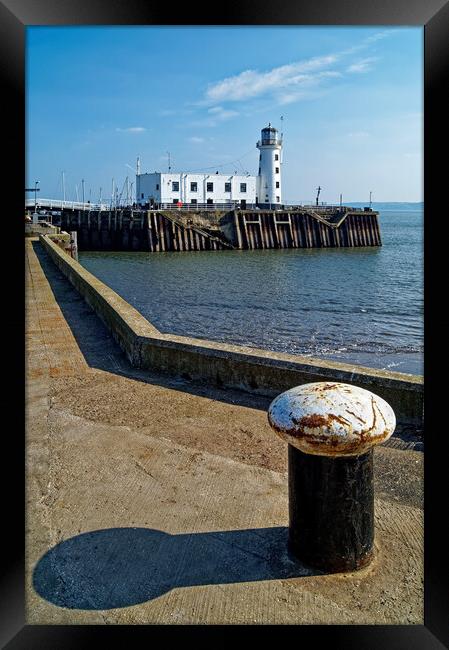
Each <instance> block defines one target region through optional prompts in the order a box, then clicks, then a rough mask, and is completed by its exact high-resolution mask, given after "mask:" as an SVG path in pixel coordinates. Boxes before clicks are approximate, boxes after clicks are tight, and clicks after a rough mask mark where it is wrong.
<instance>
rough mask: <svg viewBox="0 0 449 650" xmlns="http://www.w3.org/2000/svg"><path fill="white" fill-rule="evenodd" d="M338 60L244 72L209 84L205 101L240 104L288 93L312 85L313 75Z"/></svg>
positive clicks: (325, 58) (319, 59) (331, 58)
mask: <svg viewBox="0 0 449 650" xmlns="http://www.w3.org/2000/svg"><path fill="white" fill-rule="evenodd" d="M337 60H338V55H335V54H334V55H329V56H322V57H315V58H312V59H309V60H307V61H299V62H298V63H291V64H287V65H282V66H278V67H277V68H273V69H272V70H269V71H267V72H258V71H257V70H245V71H243V72H241V73H240V74H238V75H234V76H233V77H227V78H226V79H222V80H221V81H218V82H216V83H213V84H210V85H209V86H208V88H207V90H206V93H205V100H206V101H207V102H210V103H216V102H221V101H241V100H246V99H252V98H254V97H259V96H261V95H264V94H266V93H269V92H274V91H276V90H279V89H284V90H285V89H286V88H288V87H291V86H297V85H299V84H304V83H307V82H310V81H311V80H312V79H313V74H312V73H317V72H318V71H319V70H321V69H323V68H326V67H329V66H330V65H332V64H333V63H335V62H336V61H337ZM315 78H316V77H315Z"/></svg>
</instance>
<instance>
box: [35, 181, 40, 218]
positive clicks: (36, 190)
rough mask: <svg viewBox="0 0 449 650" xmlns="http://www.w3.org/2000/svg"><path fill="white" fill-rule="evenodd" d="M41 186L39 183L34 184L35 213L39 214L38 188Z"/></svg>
mask: <svg viewBox="0 0 449 650" xmlns="http://www.w3.org/2000/svg"><path fill="white" fill-rule="evenodd" d="M38 185H39V181H35V183H34V212H37V192H38V189H37V186H38Z"/></svg>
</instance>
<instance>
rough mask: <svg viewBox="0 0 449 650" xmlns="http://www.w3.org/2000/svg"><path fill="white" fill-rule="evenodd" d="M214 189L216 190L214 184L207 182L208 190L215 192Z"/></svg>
mask: <svg viewBox="0 0 449 650" xmlns="http://www.w3.org/2000/svg"><path fill="white" fill-rule="evenodd" d="M213 191H214V184H213V183H206V192H213Z"/></svg>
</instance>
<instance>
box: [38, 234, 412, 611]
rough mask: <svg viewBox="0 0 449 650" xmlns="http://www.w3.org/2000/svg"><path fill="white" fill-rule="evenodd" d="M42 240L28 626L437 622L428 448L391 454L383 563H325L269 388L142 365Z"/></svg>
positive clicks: (379, 513)
mask: <svg viewBox="0 0 449 650" xmlns="http://www.w3.org/2000/svg"><path fill="white" fill-rule="evenodd" d="M26 244H27V257H26V260H27V284H26V289H27V311H26V337H27V338H26V351H27V395H26V397H27V444H26V448H27V622H28V623H29V624H33V623H39V624H41V623H49V624H55V623H65V624H70V623H248V624H251V623H336V624H340V623H342V624H343V623H392V624H394V623H405V624H408V623H422V622H423V586H422V559H423V558H422V457H423V454H422V453H420V452H416V451H409V450H399V449H394V448H391V447H379V448H378V449H376V450H375V473H376V488H377V492H376V494H377V500H376V550H377V556H376V559H375V561H374V563H373V564H372V565H371V566H370V567H369V568H367V569H364V570H363V571H362V572H359V573H356V574H341V575H338V576H335V575H334V576H331V575H318V574H314V573H313V572H311V571H310V570H308V569H307V568H306V567H304V566H302V565H300V564H296V563H294V562H293V561H292V560H290V559H289V558H288V556H287V555H286V551H285V541H286V535H287V525H288V519H287V512H288V504H287V480H286V478H287V477H286V453H285V444H283V443H282V441H281V440H279V439H278V438H277V437H276V436H274V434H273V433H272V431H271V429H270V427H269V425H268V421H267V416H266V408H267V405H268V403H269V400H268V399H267V398H264V397H258V396H254V395H248V394H245V393H241V392H237V391H235V392H233V391H230V390H219V389H216V388H210V387H207V386H195V385H194V384H192V383H189V382H186V381H181V380H178V381H177V380H170V379H169V378H167V377H164V376H162V375H161V376H158V375H157V374H151V373H149V372H148V371H145V372H143V371H139V370H137V369H135V368H132V367H131V365H130V364H129V362H128V360H127V359H126V357H125V355H124V354H123V352H122V351H121V350H120V349H119V348H118V346H117V345H116V344H115V342H114V341H113V339H112V336H111V335H110V334H109V333H108V331H107V330H106V329H105V328H104V326H103V324H102V323H101V322H100V321H99V319H98V318H97V317H96V316H95V314H94V313H93V312H92V310H91V309H90V308H89V307H88V306H87V305H86V304H85V302H84V301H83V300H82V298H81V297H80V296H79V295H78V293H77V292H76V291H75V290H74V289H73V288H72V287H71V285H70V284H69V283H68V282H67V280H66V279H65V278H64V277H63V276H62V275H61V274H60V273H59V271H58V270H57V269H56V267H55V266H54V265H53V263H52V262H51V261H50V260H49V259H48V257H47V256H46V255H45V253H44V251H43V249H42V247H41V246H40V244H39V243H37V242H32V241H27V242H26ZM33 247H35V248H33ZM58 544H60V546H57V545H58ZM56 546H57V547H56ZM55 547H56V548H55ZM33 580H34V582H33Z"/></svg>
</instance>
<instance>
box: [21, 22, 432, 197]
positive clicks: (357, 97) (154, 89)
mask: <svg viewBox="0 0 449 650" xmlns="http://www.w3.org/2000/svg"><path fill="white" fill-rule="evenodd" d="M281 117H282V118H283V119H282V120H281ZM269 122H271V124H272V125H274V126H275V127H277V128H279V130H282V131H283V140H284V147H283V165H282V169H281V172H282V193H283V195H282V201H283V202H284V203H296V202H310V201H312V200H314V198H315V196H316V188H317V187H318V185H320V186H321V188H322V190H321V194H320V201H321V200H322V201H324V202H327V203H335V202H339V200H340V194H341V195H342V197H343V202H345V201H347V202H355V201H368V200H369V193H370V192H372V200H373V201H422V200H423V28H422V27H391V26H378V27H376V26H374V27H373V26H370V27H357V26H356V27H353V26H351V27H344V26H338V27H332V26H329V27H327V26H326V27H309V26H276V27H257V26H254V27H213V26H212V27H182V26H181V27H175V26H168V27H155V26H136V27H121V26H119V27H109V26H104V27H102V26H99V27H97V26H95V27H84V26H83V27H59V26H57V27H48V26H45V27H27V37H26V147H27V148H26V176H27V187H34V183H35V181H36V180H39V183H40V184H39V187H40V196H42V197H45V198H61V197H62V192H63V182H62V178H63V172H64V179H65V192H66V199H67V200H76V198H77V188H78V197H79V199H80V200H81V198H82V196H81V192H82V179H84V191H85V199H86V200H88V199H90V200H92V201H98V199H99V197H100V191H101V196H102V198H103V200H107V199H108V198H110V196H111V188H112V179H113V178H114V182H115V184H116V185H117V186H118V188H119V191H121V189H122V188H123V187H124V183H125V179H126V176H129V182H130V183H131V182H134V187H135V168H136V159H137V156H140V159H141V170H142V172H154V171H162V172H163V171H168V152H169V153H170V162H171V168H172V171H174V172H188V171H197V172H202V171H204V172H208V173H210V172H211V171H213V172H215V171H219V172H220V173H229V174H232V173H235V172H237V173H242V172H249V173H250V174H256V173H257V168H258V154H259V152H258V150H257V149H256V141H257V140H258V139H259V137H260V130H261V129H262V128H263V127H265V126H267V125H268V123H269ZM100 188H101V190H100ZM29 196H30V197H31V194H30V195H29ZM31 198H32V197H31Z"/></svg>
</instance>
